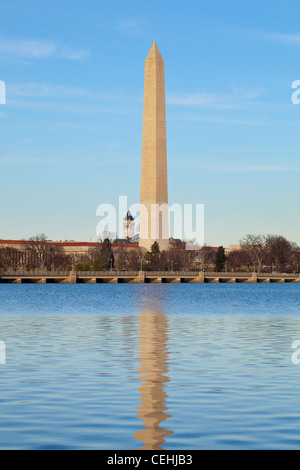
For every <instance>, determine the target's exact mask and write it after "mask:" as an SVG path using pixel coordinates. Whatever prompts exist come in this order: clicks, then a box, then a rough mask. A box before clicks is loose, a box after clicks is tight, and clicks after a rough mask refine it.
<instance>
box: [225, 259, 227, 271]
mask: <svg viewBox="0 0 300 470" xmlns="http://www.w3.org/2000/svg"><path fill="white" fill-rule="evenodd" d="M225 273H227V261H225Z"/></svg>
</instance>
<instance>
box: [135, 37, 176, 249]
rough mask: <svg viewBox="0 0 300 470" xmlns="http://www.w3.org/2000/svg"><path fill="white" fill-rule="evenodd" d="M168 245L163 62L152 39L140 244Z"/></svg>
mask: <svg viewBox="0 0 300 470" xmlns="http://www.w3.org/2000/svg"><path fill="white" fill-rule="evenodd" d="M155 241H157V242H158V244H159V247H160V250H161V251H162V250H166V249H168V246H169V214H168V177H167V137H166V104H165V70H164V61H163V58H162V56H161V53H160V52H159V49H158V47H157V45H156V42H155V41H154V43H153V45H152V47H151V49H150V51H149V54H148V56H147V58H146V62H145V83H144V115H143V144H142V175H141V199H140V242H139V244H140V246H141V247H142V248H146V249H147V250H149V249H150V248H151V246H152V244H153V243H154V242H155Z"/></svg>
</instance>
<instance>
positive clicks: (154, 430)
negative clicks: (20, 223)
mask: <svg viewBox="0 0 300 470" xmlns="http://www.w3.org/2000/svg"><path fill="white" fill-rule="evenodd" d="M0 340H1V341H3V342H5V346H6V363H5V364H0V390H1V391H0V448H1V449H106V450H111V449H115V450H136V449H153V450H157V449H165V450H170V449H177V450H178V449H180V450H189V449H190V450H192V449H195V450H196V449H298V448H300V365H296V364H294V363H293V361H292V354H293V353H294V352H295V350H293V349H292V344H293V342H294V341H296V340H300V285H299V284H268V285H267V284H257V285H256V284H254V285H251V284H238V285H233V284H220V285H216V284H214V285H213V284H183V285H170V284H167V285H166V284H160V285H158V284H156V285H153V284H152V285H151V284H149V285H147V284H146V285H108V284H98V285H1V286H0ZM299 358H300V354H299Z"/></svg>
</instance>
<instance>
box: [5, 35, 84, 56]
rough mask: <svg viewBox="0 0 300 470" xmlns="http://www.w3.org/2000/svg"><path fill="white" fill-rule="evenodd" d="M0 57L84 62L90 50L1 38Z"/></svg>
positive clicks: (46, 42) (32, 40)
mask: <svg viewBox="0 0 300 470" xmlns="http://www.w3.org/2000/svg"><path fill="white" fill-rule="evenodd" d="M0 55H1V56H4V57H7V56H8V57H15V58H20V59H46V58H59V59H66V60H82V59H85V58H87V57H89V56H90V52H89V50H88V49H72V48H70V47H68V46H60V45H59V44H58V43H55V42H53V41H43V40H34V39H19V40H10V39H5V38H0Z"/></svg>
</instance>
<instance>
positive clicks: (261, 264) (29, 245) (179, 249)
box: [0, 234, 300, 272]
mask: <svg viewBox="0 0 300 470" xmlns="http://www.w3.org/2000/svg"><path fill="white" fill-rule="evenodd" d="M299 267H300V248H299V247H298V246H297V245H296V244H295V243H293V242H290V241H288V240H287V239H286V238H284V237H283V236H276V235H267V236H263V235H246V236H245V237H244V238H243V239H242V240H240V246H239V248H238V249H236V250H233V251H230V252H229V253H228V254H227V255H226V253H225V249H224V247H223V246H220V247H219V248H218V249H217V250H216V249H214V248H211V247H209V246H203V247H202V248H201V249H200V250H186V249H185V248H184V245H183V244H182V243H173V244H172V245H171V246H170V248H169V250H166V251H160V247H159V244H158V243H157V242H154V243H153V245H152V247H151V249H150V250H149V251H147V252H145V250H142V249H141V248H136V247H135V248H127V247H122V246H119V247H113V244H112V240H111V239H109V238H105V239H99V242H98V243H97V244H96V245H95V246H93V247H91V248H90V249H89V250H88V251H87V252H86V253H85V254H82V255H80V256H78V254H76V253H74V254H71V253H68V252H66V251H65V249H64V248H63V247H62V246H61V245H59V244H56V243H52V242H49V241H47V237H46V235H44V234H42V235H37V236H35V237H32V238H30V239H29V240H28V241H27V242H26V243H25V242H24V244H23V245H22V246H21V248H20V249H16V248H13V247H7V248H0V270H1V271H18V270H20V271H21V270H23V271H32V270H46V271H71V270H75V271H104V270H115V269H117V270H127V271H128V270H130V271H139V270H143V271H181V270H193V271H194V270H199V271H200V270H202V271H217V272H221V271H224V270H225V271H226V270H228V271H252V270H253V271H257V272H261V271H266V272H271V271H277V272H296V271H298V268H299Z"/></svg>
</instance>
